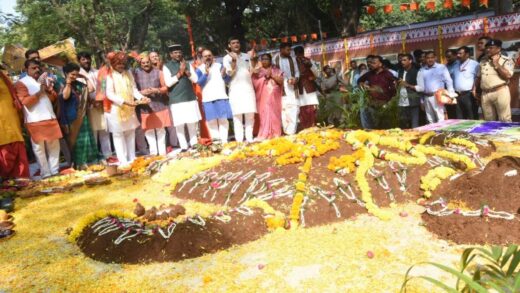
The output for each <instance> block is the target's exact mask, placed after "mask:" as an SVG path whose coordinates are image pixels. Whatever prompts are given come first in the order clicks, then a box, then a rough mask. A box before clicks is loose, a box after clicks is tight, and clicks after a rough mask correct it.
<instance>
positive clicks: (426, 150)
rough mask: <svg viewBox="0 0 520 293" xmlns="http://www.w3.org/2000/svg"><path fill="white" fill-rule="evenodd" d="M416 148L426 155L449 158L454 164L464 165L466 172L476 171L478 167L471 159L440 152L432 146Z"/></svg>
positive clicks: (443, 151)
mask: <svg viewBox="0 0 520 293" xmlns="http://www.w3.org/2000/svg"><path fill="white" fill-rule="evenodd" d="M416 147H417V150H418V151H420V152H422V153H424V154H427V155H433V156H438V157H443V158H447V159H450V160H451V161H453V162H461V163H464V165H466V171H467V170H471V169H475V168H476V167H477V165H475V163H474V162H473V161H472V160H471V158H469V157H467V156H465V155H462V154H457V153H452V152H450V151H445V150H439V149H437V148H436V147H432V146H424V145H417V146H416Z"/></svg>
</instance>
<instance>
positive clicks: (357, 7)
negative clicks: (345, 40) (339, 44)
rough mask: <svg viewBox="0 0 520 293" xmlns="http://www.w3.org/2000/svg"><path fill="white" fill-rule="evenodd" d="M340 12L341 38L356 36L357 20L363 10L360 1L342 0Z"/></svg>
mask: <svg viewBox="0 0 520 293" xmlns="http://www.w3.org/2000/svg"><path fill="white" fill-rule="evenodd" d="M339 8H340V11H341V16H342V17H341V36H342V37H352V36H355V35H356V34H357V29H358V26H359V18H360V17H361V12H362V9H363V1H362V0H342V1H341V2H340V6H339Z"/></svg>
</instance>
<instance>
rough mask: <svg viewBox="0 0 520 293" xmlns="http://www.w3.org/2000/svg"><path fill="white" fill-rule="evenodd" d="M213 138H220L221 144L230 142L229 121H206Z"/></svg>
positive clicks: (221, 119) (222, 119)
mask: <svg viewBox="0 0 520 293" xmlns="http://www.w3.org/2000/svg"><path fill="white" fill-rule="evenodd" d="M206 124H207V125H208V128H209V133H210V135H211V137H212V138H217V137H218V138H219V139H220V142H222V143H227V142H228V132H229V121H228V120H227V119H226V118H220V119H213V120H210V121H206Z"/></svg>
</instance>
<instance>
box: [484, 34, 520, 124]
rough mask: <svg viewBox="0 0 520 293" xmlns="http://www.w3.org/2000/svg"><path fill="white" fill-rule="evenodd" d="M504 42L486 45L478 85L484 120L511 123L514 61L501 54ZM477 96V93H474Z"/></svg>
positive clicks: (496, 41) (489, 42) (494, 41)
mask: <svg viewBox="0 0 520 293" xmlns="http://www.w3.org/2000/svg"><path fill="white" fill-rule="evenodd" d="M501 50H502V41H500V40H496V39H491V40H489V41H488V42H487V44H486V56H485V57H484V58H482V61H480V71H479V73H478V77H477V84H478V85H480V89H481V90H482V97H481V98H480V101H481V104H482V111H483V113H484V120H487V121H497V120H498V121H502V122H511V105H510V104H511V93H510V91H509V86H508V85H509V80H510V79H511V77H512V76H513V73H514V66H515V65H514V63H513V60H511V59H510V58H508V57H507V56H504V55H502V54H501ZM474 94H475V93H474Z"/></svg>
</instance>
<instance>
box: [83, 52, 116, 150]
mask: <svg viewBox="0 0 520 293" xmlns="http://www.w3.org/2000/svg"><path fill="white" fill-rule="evenodd" d="M78 62H79V65H80V67H81V69H80V71H79V73H80V74H81V75H83V76H85V77H86V78H88V80H89V82H90V84H91V85H92V86H93V87H94V89H93V90H92V91H91V90H90V89H89V100H90V103H91V104H90V107H89V109H88V120H89V122H90V127H91V128H92V133H93V134H94V140H95V141H96V144H97V143H98V142H99V145H100V147H101V153H102V154H103V157H105V159H107V158H108V157H110V156H111V155H112V147H111V145H110V133H108V131H107V122H106V118H105V113H104V111H103V101H96V88H97V78H98V70H97V69H94V68H92V57H91V55H90V54H89V53H87V52H80V53H78ZM78 81H80V82H82V83H84V84H85V85H87V81H86V80H84V79H83V78H78Z"/></svg>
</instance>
